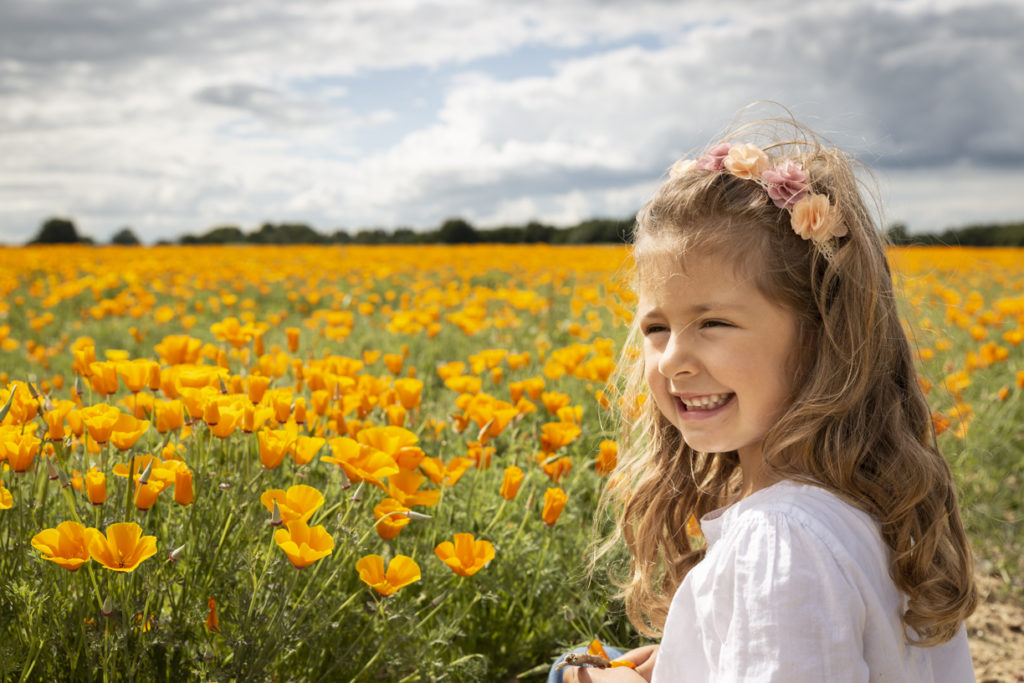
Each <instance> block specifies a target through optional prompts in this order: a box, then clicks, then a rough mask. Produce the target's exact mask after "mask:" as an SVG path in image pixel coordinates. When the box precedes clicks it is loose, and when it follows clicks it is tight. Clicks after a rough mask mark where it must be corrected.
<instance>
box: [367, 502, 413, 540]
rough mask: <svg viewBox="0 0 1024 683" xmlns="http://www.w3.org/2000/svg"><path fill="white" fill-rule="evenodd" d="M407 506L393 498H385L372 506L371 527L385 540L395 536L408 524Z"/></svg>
mask: <svg viewBox="0 0 1024 683" xmlns="http://www.w3.org/2000/svg"><path fill="white" fill-rule="evenodd" d="M407 512H409V508H407V507H405V506H404V505H402V504H401V503H399V502H398V501H397V500H395V499H394V498H385V499H384V500H382V501H381V502H380V503H378V504H377V505H375V506H374V508H373V519H374V522H375V524H374V525H373V528H374V529H375V530H376V531H377V535H378V536H380V537H381V538H383V539H384V540H385V541H389V540H391V539H392V538H394V537H395V536H397V535H398V534H399V533H400V532H401V531H402V529H404V528H405V527H406V525H408V524H409V521H410V520H409V515H407V514H406V513H407Z"/></svg>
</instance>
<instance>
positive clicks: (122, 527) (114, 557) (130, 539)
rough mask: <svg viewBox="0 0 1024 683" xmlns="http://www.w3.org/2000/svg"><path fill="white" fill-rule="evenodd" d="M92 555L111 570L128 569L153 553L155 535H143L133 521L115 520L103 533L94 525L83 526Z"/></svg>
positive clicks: (122, 570)
mask: <svg viewBox="0 0 1024 683" xmlns="http://www.w3.org/2000/svg"><path fill="white" fill-rule="evenodd" d="M85 533H86V540H87V542H88V547H89V554H90V555H91V556H92V559H94V560H96V561H97V562H99V563H100V564H102V565H103V566H104V567H106V568H107V569H111V570H113V571H115V572H131V571H135V568H136V567H138V566H139V563H140V562H142V561H143V560H145V559H146V558H149V557H152V556H153V555H155V554H156V536H143V535H142V527H140V526H139V525H138V524H135V523H134V522H117V523H116V524H111V525H110V526H108V527H107V530H106V535H104V533H103V532H101V531H99V530H98V529H86V530H85Z"/></svg>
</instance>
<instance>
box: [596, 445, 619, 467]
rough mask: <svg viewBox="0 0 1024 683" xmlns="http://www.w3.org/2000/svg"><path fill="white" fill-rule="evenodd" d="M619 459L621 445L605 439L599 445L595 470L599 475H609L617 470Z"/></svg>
mask: <svg viewBox="0 0 1024 683" xmlns="http://www.w3.org/2000/svg"><path fill="white" fill-rule="evenodd" d="M618 457H619V444H618V443H616V442H615V441H612V440H611V439H605V440H604V441H602V442H601V443H600V444H599V445H598V453H597V462H596V463H594V469H596V470H597V473H598V474H608V473H610V472H611V471H612V470H614V469H615V465H616V463H617V462H618Z"/></svg>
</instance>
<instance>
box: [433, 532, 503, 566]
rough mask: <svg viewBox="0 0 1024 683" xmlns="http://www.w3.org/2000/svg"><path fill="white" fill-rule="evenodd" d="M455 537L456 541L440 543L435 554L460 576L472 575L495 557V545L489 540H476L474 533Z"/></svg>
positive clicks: (435, 549)
mask: <svg viewBox="0 0 1024 683" xmlns="http://www.w3.org/2000/svg"><path fill="white" fill-rule="evenodd" d="M454 539H455V542H454V543H452V542H451V541H443V542H441V543H439V544H438V545H437V547H436V548H434V554H435V555H437V557H438V559H440V560H441V561H442V562H444V563H445V564H446V565H448V566H449V567H451V570H452V571H453V572H455V573H456V574H458V575H459V576H472V575H473V574H476V573H477V572H478V571H480V570H481V569H483V567H484V565H485V564H487V563H488V562H490V561H491V560H493V559H494V546H493V545H491V543H490V542H489V541H476V540H474V539H473V534H455V536H454Z"/></svg>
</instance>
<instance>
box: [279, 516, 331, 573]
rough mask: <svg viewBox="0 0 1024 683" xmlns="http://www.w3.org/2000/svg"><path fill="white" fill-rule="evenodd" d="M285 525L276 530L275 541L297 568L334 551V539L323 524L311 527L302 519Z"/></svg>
mask: <svg viewBox="0 0 1024 683" xmlns="http://www.w3.org/2000/svg"><path fill="white" fill-rule="evenodd" d="M285 526H286V528H284V529H278V530H277V531H275V532H274V541H275V542H276V543H277V545H278V546H279V547H280V548H281V550H283V551H284V553H285V555H287V556H288V560H289V561H290V562H291V563H292V566H293V567H295V568H296V569H302V568H304V567H308V566H309V565H311V564H313V563H314V562H316V561H317V560H319V559H320V558H322V557H327V556H328V555H330V554H331V552H333V550H334V539H333V538H332V537H331V535H330V534H329V533H327V530H326V529H324V528H323V526H315V527H313V528H310V527H309V525H308V524H306V523H305V522H304V521H302V520H301V519H295V520H292V521H291V522H288V523H287V524H286V525H285Z"/></svg>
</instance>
